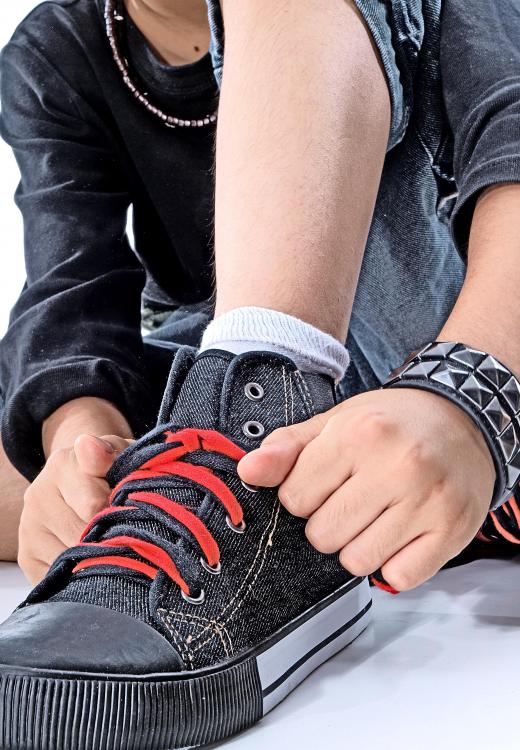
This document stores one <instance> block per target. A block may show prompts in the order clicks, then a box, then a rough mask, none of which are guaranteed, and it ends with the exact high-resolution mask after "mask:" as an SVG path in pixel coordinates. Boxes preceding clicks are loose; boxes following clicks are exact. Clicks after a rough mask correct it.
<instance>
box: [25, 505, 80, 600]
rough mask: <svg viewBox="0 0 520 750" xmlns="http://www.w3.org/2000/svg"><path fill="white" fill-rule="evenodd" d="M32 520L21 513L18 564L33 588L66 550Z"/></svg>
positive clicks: (53, 536)
mask: <svg viewBox="0 0 520 750" xmlns="http://www.w3.org/2000/svg"><path fill="white" fill-rule="evenodd" d="M33 520H34V519H31V518H29V519H28V517H27V514H26V513H25V512H24V513H22V518H21V522H20V529H19V545H18V564H19V566H20V568H21V569H22V571H23V573H24V574H25V577H26V578H27V579H28V581H29V582H30V583H31V584H32V585H33V586H34V585H36V584H37V583H39V581H41V580H42V578H43V577H44V576H45V575H46V574H47V571H48V569H49V567H50V566H51V565H52V563H53V562H54V560H56V558H57V557H58V556H59V555H61V553H62V552H64V551H65V550H66V549H67V546H68V545H66V544H64V543H63V542H62V541H61V540H60V539H58V538H57V537H56V536H55V535H54V534H52V533H51V532H50V531H49V530H48V529H46V528H44V527H42V526H40V525H34V523H33V522H32V521H33Z"/></svg>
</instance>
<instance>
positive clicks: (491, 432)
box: [383, 341, 520, 510]
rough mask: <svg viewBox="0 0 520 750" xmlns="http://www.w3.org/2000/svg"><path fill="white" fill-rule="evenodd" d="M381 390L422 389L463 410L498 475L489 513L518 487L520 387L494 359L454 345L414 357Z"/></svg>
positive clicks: (443, 345) (438, 344)
mask: <svg viewBox="0 0 520 750" xmlns="http://www.w3.org/2000/svg"><path fill="white" fill-rule="evenodd" d="M383 387H384V388H420V389H422V390H426V391H431V392H433V393H438V394H439V395H441V396H444V397H445V398H448V399H449V400H450V401H453V402H454V403H456V404H457V405H458V406H459V407H460V408H462V409H463V410H464V411H465V412H466V413H467V414H468V415H469V416H470V417H471V418H472V419H473V421H474V422H475V423H476V424H477V426H478V427H479V428H480V430H481V431H482V434H483V436H484V438H485V440H486V443H487V445H488V447H489V450H490V452H491V455H492V457H493V461H494V464H495V469H496V482H495V488H494V491H493V499H492V502H491V510H495V509H496V508H498V507H500V506H501V505H502V504H503V503H504V502H505V501H506V500H508V498H509V497H510V496H511V494H512V492H513V490H514V489H515V488H516V487H517V486H518V485H519V484H520V382H519V381H518V380H517V378H516V377H515V376H514V375H513V374H512V373H511V372H510V370H509V369H508V368H507V367H505V366H504V365H503V364H502V363H501V362H499V361H498V360H497V359H495V357H492V356H491V355H490V354H486V352H481V351H478V350H477V349H472V348H470V347H468V346H465V345H464V344H460V343H456V342H444V341H443V342H438V341H437V342H433V343H431V344H427V345H426V346H424V347H423V348H422V349H420V350H418V351H416V352H413V353H412V354H411V355H410V356H409V357H408V359H407V360H406V361H405V362H404V364H403V365H401V367H398V368H397V370H394V371H393V372H391V373H390V375H389V376H388V378H387V380H386V382H385V384H384V386H383Z"/></svg>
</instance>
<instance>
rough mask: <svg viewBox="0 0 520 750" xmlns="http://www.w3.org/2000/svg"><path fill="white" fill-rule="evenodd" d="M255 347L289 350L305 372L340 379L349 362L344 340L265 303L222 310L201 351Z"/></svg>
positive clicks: (270, 349) (292, 357)
mask: <svg viewBox="0 0 520 750" xmlns="http://www.w3.org/2000/svg"><path fill="white" fill-rule="evenodd" d="M234 342H236V343H237V344H239V346H238V348H237V347H232V348H231V351H235V352H236V353H239V351H246V350H250V351H252V350H253V349H254V348H255V347H256V348H259V349H264V350H265V349H267V350H269V351H276V352H279V353H281V354H286V355H287V356H288V357H290V358H291V359H293V360H294V361H295V364H296V365H297V366H298V367H299V368H300V369H302V370H303V371H305V372H326V373H327V374H328V375H330V376H331V377H332V378H334V380H340V379H341V378H342V377H343V375H344V374H345V372H346V370H347V368H348V365H349V361H350V358H349V354H348V351H347V349H346V347H345V346H344V344H342V343H341V342H339V341H338V340H337V339H335V338H334V337H333V336H330V335H329V334H328V333H325V332H324V331H320V330H319V329H318V328H316V327H315V326H313V325H310V323H306V322H305V321H303V320H299V319H298V318H295V317H294V316H292V315H287V314H286V313H281V312H278V311H277V310H270V309H268V308H264V307H238V308H236V309H235V310H230V311H229V312H226V313H223V314H222V315H220V316H219V317H218V318H215V320H213V321H212V322H211V323H210V324H209V326H208V328H207V329H206V331H205V333H204V335H203V337H202V342H201V351H204V350H207V349H230V345H232V344H233V343H234Z"/></svg>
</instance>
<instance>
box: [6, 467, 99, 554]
mask: <svg viewBox="0 0 520 750" xmlns="http://www.w3.org/2000/svg"><path fill="white" fill-rule="evenodd" d="M20 528H21V530H23V531H24V536H25V542H26V543H27V544H28V546H33V545H34V546H37V545H38V543H39V542H38V540H37V539H36V538H35V535H37V534H39V533H40V530H41V529H45V530H47V531H49V532H50V533H52V535H53V536H55V537H56V538H57V539H59V540H60V541H61V542H62V544H64V545H65V546H66V547H72V546H74V545H75V544H77V543H78V541H79V539H80V537H81V534H82V533H83V529H84V528H85V521H84V520H83V519H82V518H81V517H80V516H78V515H77V514H76V512H75V511H74V510H73V509H72V508H71V507H70V505H68V503H67V502H66V501H65V500H64V498H63V497H62V495H61V493H60V492H59V490H58V489H57V487H56V486H55V485H53V484H52V482H50V481H46V480H45V479H42V480H40V481H37V482H34V483H33V484H32V485H31V486H30V487H29V489H28V490H27V492H26V493H25V497H24V509H23V512H22V518H21V521H20ZM36 556H37V557H38V558H39V559H41V556H40V555H39V554H38V555H36Z"/></svg>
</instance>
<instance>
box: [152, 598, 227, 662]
mask: <svg viewBox="0 0 520 750" xmlns="http://www.w3.org/2000/svg"><path fill="white" fill-rule="evenodd" d="M160 611H161V614H163V616H164V619H165V620H166V623H167V625H168V626H169V627H171V628H173V627H174V626H173V625H172V622H182V623H184V624H186V625H193V626H194V627H198V628H203V627H205V626H207V627H210V629H211V630H212V631H213V632H214V633H215V635H218V636H219V638H220V641H221V643H222V648H223V649H224V653H225V654H226V656H227V657H230V656H232V655H233V653H234V648H233V643H232V641H231V636H230V635H229V632H228V630H227V628H225V627H224V626H220V625H219V623H218V622H217V621H216V620H209V619H208V618H207V617H198V616H197V615H190V614H188V613H187V612H168V611H167V610H164V609H163V610H160ZM211 626H213V627H211ZM175 632H177V631H176V630H175ZM224 636H225V637H224ZM226 638H227V641H228V643H226ZM192 641H193V636H188V639H187V640H186V641H184V643H185V646H186V651H187V652H188V653H190V647H189V644H190V643H192ZM228 644H229V648H228ZM190 658H192V657H191V653H190Z"/></svg>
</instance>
